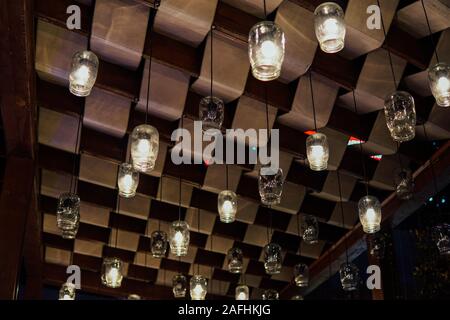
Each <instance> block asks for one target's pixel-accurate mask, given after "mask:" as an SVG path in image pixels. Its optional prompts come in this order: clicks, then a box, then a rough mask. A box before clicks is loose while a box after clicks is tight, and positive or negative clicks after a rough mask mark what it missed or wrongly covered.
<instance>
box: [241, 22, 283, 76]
mask: <svg viewBox="0 0 450 320" xmlns="http://www.w3.org/2000/svg"><path fill="white" fill-rule="evenodd" d="M284 51H285V38H284V32H283V31H282V30H281V28H280V27H279V26H278V25H277V24H276V23H274V22H272V21H262V22H259V23H257V24H255V25H254V26H253V28H252V29H251V30H250V33H249V36H248V55H249V58H250V65H251V68H252V74H253V76H254V77H255V78H256V79H258V80H261V81H271V80H275V79H277V78H278V77H279V76H280V72H281V66H282V65H283V60H284Z"/></svg>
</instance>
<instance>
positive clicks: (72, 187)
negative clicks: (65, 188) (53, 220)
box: [69, 104, 84, 193]
mask: <svg viewBox="0 0 450 320" xmlns="http://www.w3.org/2000/svg"><path fill="white" fill-rule="evenodd" d="M83 118H84V104H83V106H82V108H81V112H80V115H79V117H78V126H77V136H76V138H75V150H74V154H73V166H72V177H70V189H69V192H70V193H76V189H77V186H76V181H77V175H76V165H77V158H78V154H79V151H80V148H79V146H78V144H79V143H80V136H81V130H82V125H83Z"/></svg>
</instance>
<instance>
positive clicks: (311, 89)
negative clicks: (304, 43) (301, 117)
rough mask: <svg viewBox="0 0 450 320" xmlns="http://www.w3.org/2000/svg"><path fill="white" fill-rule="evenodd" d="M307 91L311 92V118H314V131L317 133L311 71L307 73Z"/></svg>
mask: <svg viewBox="0 0 450 320" xmlns="http://www.w3.org/2000/svg"><path fill="white" fill-rule="evenodd" d="M309 90H310V91H311V102H312V111H313V117H314V131H315V132H317V119H316V106H315V103H314V90H313V83H312V71H311V70H310V71H309Z"/></svg>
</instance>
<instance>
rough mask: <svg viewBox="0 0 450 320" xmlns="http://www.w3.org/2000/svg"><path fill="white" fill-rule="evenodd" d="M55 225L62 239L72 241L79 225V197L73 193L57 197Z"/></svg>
mask: <svg viewBox="0 0 450 320" xmlns="http://www.w3.org/2000/svg"><path fill="white" fill-rule="evenodd" d="M56 223H57V226H58V229H59V230H60V231H61V236H62V237H63V238H64V239H74V238H75V236H76V234H77V232H78V227H79V225H80V197H78V195H76V194H74V193H63V194H61V195H60V196H59V199H58V204H57V208H56Z"/></svg>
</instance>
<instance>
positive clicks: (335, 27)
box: [323, 18, 339, 36]
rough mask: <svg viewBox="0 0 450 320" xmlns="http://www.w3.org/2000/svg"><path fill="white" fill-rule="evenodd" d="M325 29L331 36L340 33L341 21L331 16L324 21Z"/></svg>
mask: <svg viewBox="0 0 450 320" xmlns="http://www.w3.org/2000/svg"><path fill="white" fill-rule="evenodd" d="M323 29H324V32H325V33H326V34H328V35H329V36H331V35H336V34H338V33H339V22H338V21H337V20H336V19H333V18H330V19H327V20H325V22H324V23H323Z"/></svg>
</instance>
